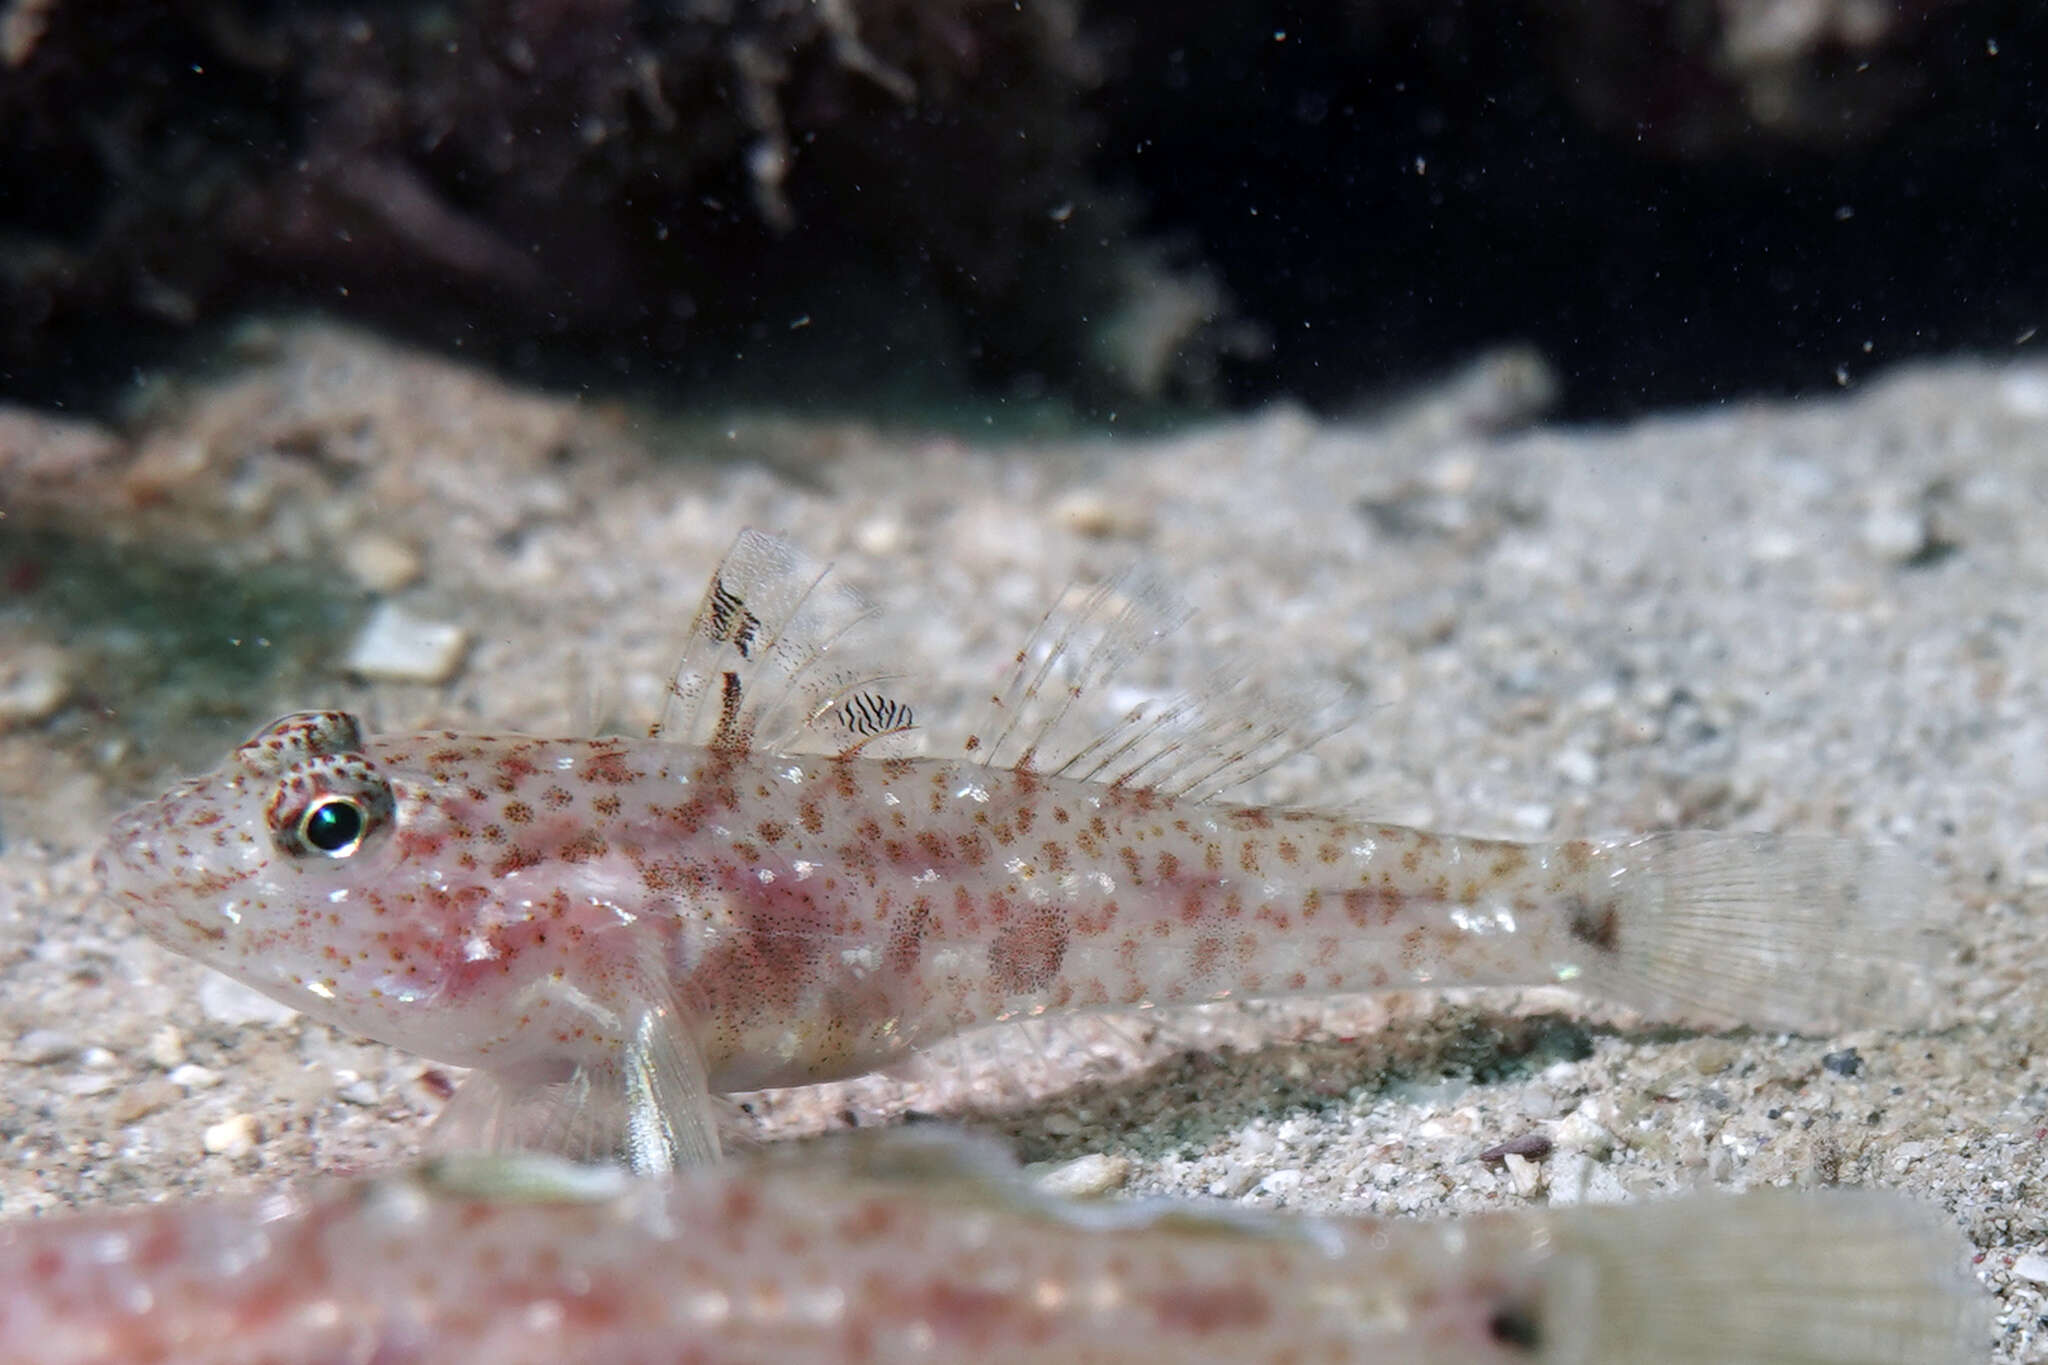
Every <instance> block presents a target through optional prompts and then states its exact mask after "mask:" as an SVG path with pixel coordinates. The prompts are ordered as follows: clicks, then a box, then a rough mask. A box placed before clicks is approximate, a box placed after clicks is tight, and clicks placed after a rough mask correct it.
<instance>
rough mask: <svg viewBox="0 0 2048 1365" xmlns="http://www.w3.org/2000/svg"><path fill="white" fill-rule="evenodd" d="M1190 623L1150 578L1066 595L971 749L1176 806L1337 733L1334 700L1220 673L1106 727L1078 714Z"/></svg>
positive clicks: (1021, 657)
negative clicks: (1170, 800) (1135, 790)
mask: <svg viewBox="0 0 2048 1365" xmlns="http://www.w3.org/2000/svg"><path fill="white" fill-rule="evenodd" d="M1189 615H1190V610H1189V608H1188V606H1187V604H1186V603H1185V602H1184V601H1183V600H1182V599H1181V598H1180V596H1179V595H1178V594H1177V593H1175V592H1174V591H1173V590H1172V589H1171V588H1169V587H1167V586H1166V584H1165V583H1164V582H1163V581H1161V580H1160V579H1159V578H1158V577H1157V576H1156V575H1154V574H1152V573H1149V572H1147V571H1145V570H1142V569H1135V568H1134V569H1129V570H1126V571H1125V572H1124V573H1121V574H1119V575H1117V576H1116V577H1115V578H1112V579H1110V580H1109V581H1107V582H1105V583H1103V584H1101V585H1100V586H1098V587H1095V588H1093V589H1084V588H1080V587H1074V588H1069V589H1068V590H1067V592H1066V593H1065V594H1064V595H1063V596H1062V597H1061V599H1060V601H1059V602H1058V603H1057V604H1056V605H1055V606H1054V607H1053V609H1052V610H1051V611H1049V612H1048V613H1046V616H1045V619H1044V620H1043V621H1041V622H1040V623H1039V626H1038V629H1037V630H1036V631H1034V632H1033V633H1032V636H1031V638H1030V640H1028V641H1027V642H1026V643H1025V646H1024V648H1022V649H1021V650H1019V651H1018V652H1017V658H1016V663H1015V665H1014V667H1013V668H1012V670H1011V673H1010V677H1009V680H1008V681H1007V683H1005V685H1004V687H1003V689H1002V690H1001V691H999V692H997V693H996V694H995V695H994V696H992V697H990V698H989V709H988V714H987V716H986V718H985V721H984V723H983V725H982V727H980V728H978V729H977V730H976V731H975V732H974V734H975V737H974V738H971V739H970V740H969V741H968V748H969V750H970V751H971V752H973V753H974V754H975V756H976V757H977V758H978V759H979V760H980V761H981V762H983V763H985V764H987V765H988V766H990V767H996V768H1016V769H1021V770H1026V771H1031V772H1039V773H1045V774H1049V775H1055V776H1060V777H1069V778H1075V779H1078V780H1081V781H1090V782H1101V783H1106V784H1109V785H1112V786H1129V787H1143V788H1149V789H1152V790H1156V791H1159V792H1161V793H1163V794H1165V795H1168V796H1172V797H1176V798H1187V799H1196V800H1199V799H1204V798H1207V797H1213V796H1219V795H1221V794H1223V793H1224V792H1227V791H1229V790H1230V789H1231V788H1233V787H1237V786H1240V785H1242V784H1243V783H1246V782H1249V781H1251V780H1252V779H1253V778H1255V777H1257V776H1259V775H1260V774H1261V773H1264V772H1266V771H1267V770H1268V769H1270V768H1272V767H1273V766H1274V765H1276V764H1278V763H1280V762H1282V761H1283V760H1285V759H1287V758H1289V757H1291V756H1292V755H1294V754H1297V753H1300V752H1303V751H1304V750H1306V749H1308V748H1310V747H1312V746H1313V745H1315V744H1316V743H1317V742H1319V741H1320V740H1322V739H1323V738H1325V737H1326V736H1327V735H1329V734H1330V733H1332V732H1333V731H1334V730H1336V729H1338V728H1340V725H1341V724H1342V721H1341V719H1340V718H1339V713H1340V709H1341V708H1340V705H1339V703H1340V702H1341V701H1342V699H1343V693H1342V691H1341V690H1340V689H1323V690H1318V689H1294V690H1291V691H1290V690H1280V689H1274V688H1269V687H1259V686H1254V685H1252V684H1251V683H1250V682H1249V681H1248V680H1247V679H1248V670H1246V669H1243V668H1238V667H1226V668H1222V669H1218V670H1216V671H1214V672H1212V673H1211V674H1210V675H1209V676H1208V677H1207V678H1206V679H1204V680H1203V681H1202V682H1201V683H1200V684H1199V685H1197V686H1195V687H1193V688H1190V689H1188V690H1185V691H1181V692H1177V693H1164V694H1153V695H1150V696H1142V697H1140V698H1139V699H1138V700H1136V701H1133V702H1132V703H1130V704H1129V705H1127V706H1126V707H1125V708H1124V710H1123V711H1122V713H1121V714H1120V715H1119V716H1118V717H1117V718H1116V719H1115V720H1114V721H1112V722H1111V723H1110V724H1109V725H1108V726H1107V727H1104V726H1102V725H1101V724H1100V722H1099V720H1096V721H1091V720H1090V713H1091V708H1088V707H1085V706H1082V707H1077V703H1079V702H1081V700H1082V699H1083V698H1084V697H1086V696H1088V695H1089V694H1091V693H1101V692H1104V691H1106V690H1107V689H1108V687H1109V686H1110V685H1111V684H1112V682H1113V680H1114V679H1115V678H1116V676H1117V675H1118V674H1119V673H1120V672H1122V671H1123V670H1124V668H1125V667H1126V666H1127V665H1128V664H1129V663H1130V662H1131V661H1132V660H1133V659H1135V658H1136V657H1137V656H1138V655H1139V654H1140V653H1142V652H1143V651H1144V650H1146V649H1147V648H1149V647H1150V646H1151V645H1152V644H1154V643H1155V642H1156V641H1158V640H1159V639H1160V638H1161V637H1162V636H1164V635H1166V634H1167V633H1169V632H1170V631H1173V630H1176V629H1178V628H1179V627H1180V626H1181V625H1182V624H1183V623H1184V622H1185V621H1186V620H1187V619H1188V616H1189Z"/></svg>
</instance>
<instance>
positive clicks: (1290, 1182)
mask: <svg viewBox="0 0 2048 1365" xmlns="http://www.w3.org/2000/svg"><path fill="white" fill-rule="evenodd" d="M1306 1179H1308V1176H1307V1175H1306V1174H1305V1173H1303V1172H1302V1171H1300V1170H1298V1169H1296V1168H1295V1167H1292V1166H1289V1167H1286V1168H1284V1169H1282V1170H1278V1171H1274V1172H1272V1173H1271V1174H1269V1175H1267V1176H1266V1178H1265V1179H1263V1180H1261V1181H1260V1182H1259V1193H1260V1194H1278V1195H1285V1194H1292V1193H1293V1192H1294V1191H1296V1190H1298V1189H1300V1188H1301V1182H1302V1181H1304V1180H1306Z"/></svg>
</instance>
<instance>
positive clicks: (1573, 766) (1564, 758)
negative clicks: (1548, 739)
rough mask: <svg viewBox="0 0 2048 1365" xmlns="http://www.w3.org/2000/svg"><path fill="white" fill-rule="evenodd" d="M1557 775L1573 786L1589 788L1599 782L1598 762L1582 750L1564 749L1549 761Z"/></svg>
mask: <svg viewBox="0 0 2048 1365" xmlns="http://www.w3.org/2000/svg"><path fill="white" fill-rule="evenodd" d="M1551 766H1552V767H1553V768H1555V769H1557V775H1558V776H1559V777H1562V778H1563V779H1564V780H1565V781H1567V782H1570V783H1572V784H1573V785H1574V786H1579V787H1590V786H1592V785H1593V784H1594V783H1595V782H1598V781H1599V780H1600V761H1599V760H1598V759H1596V758H1594V757H1593V755H1591V754H1589V753H1587V752H1586V751H1585V750H1584V749H1566V750H1564V751H1563V752H1562V753H1560V754H1558V756H1557V757H1556V758H1554V759H1552V760H1551Z"/></svg>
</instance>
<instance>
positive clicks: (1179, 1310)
mask: <svg viewBox="0 0 2048 1365" xmlns="http://www.w3.org/2000/svg"><path fill="white" fill-rule="evenodd" d="M1152 1311H1153V1313H1154V1314H1155V1315H1156V1316H1157V1317H1158V1319H1159V1326H1160V1328H1161V1329H1162V1330H1163V1331H1167V1332H1170V1333H1173V1334H1175V1335H1182V1334H1192V1335H1194V1336H1197V1337H1204V1336H1210V1335H1212V1334H1215V1333H1219V1332H1224V1331H1239V1332H1243V1331H1250V1330H1252V1329H1253V1328H1258V1327H1263V1326H1265V1325H1266V1324H1267V1323H1268V1322H1269V1321H1271V1320H1272V1317H1273V1302H1272V1300H1271V1299H1270V1298H1268V1297H1267V1296H1266V1294H1265V1292H1264V1291H1262V1290H1260V1289H1257V1288H1255V1287H1253V1286H1252V1285H1249V1284H1205V1285H1187V1286H1185V1287H1178V1288H1174V1289H1162V1290H1160V1291H1159V1292H1158V1293H1156V1294H1154V1295H1153V1296H1152Z"/></svg>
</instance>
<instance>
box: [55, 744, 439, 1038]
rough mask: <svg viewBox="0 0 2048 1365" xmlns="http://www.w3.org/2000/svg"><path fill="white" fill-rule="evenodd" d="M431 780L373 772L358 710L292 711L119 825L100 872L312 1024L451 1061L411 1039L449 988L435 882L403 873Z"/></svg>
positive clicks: (130, 908) (171, 942)
mask: <svg viewBox="0 0 2048 1365" xmlns="http://www.w3.org/2000/svg"><path fill="white" fill-rule="evenodd" d="M424 776H425V775H424V774H417V773H413V774H409V773H406V772H403V771H393V770H392V768H391V766H390V765H387V764H383V763H380V762H379V761H378V759H377V758H376V757H375V756H374V755H373V753H372V752H371V750H370V746H368V745H366V743H365V741H364V737H363V731H362V727H361V726H360V725H359V724H358V722H357V721H356V719H355V718H354V717H353V716H350V715H348V714H346V713H344V712H340V711H304V712H298V713H295V714H293V715H289V716H285V717H284V718H282V719H280V720H277V721H274V722H272V723H271V724H269V725H267V726H265V727H264V728H263V729H262V730H260V731H258V732H257V733H256V734H255V735H253V736H251V737H250V738H249V739H248V740H246V741H245V742H243V743H242V744H241V745H239V746H237V747H236V748H235V750H234V751H233V752H232V753H231V754H230V755H229V756H228V758H227V761H226V762H224V763H223V764H221V766H220V767H219V768H217V769H215V770H214V771H213V772H210V773H207V774H205V775H204V776H201V777H196V778H193V779H190V780H188V781H185V782H182V783H180V784H178V785H177V786H175V787H173V788H172V789H171V790H170V791H168V792H166V793H165V794H164V795H162V796H161V797H159V798H157V799H156V800H154V801H150V802H147V803H145V804H144V805H141V806H139V807H137V808H136V809H134V810H132V811H129V812H128V813H127V814H125V815H123V816H121V817H120V818H119V819H117V820H116V821H115V822H114V824H113V827H112V830H111V832H110V835H109V837H108V839H107V842H106V844H105V846H104V847H103V848H102V850H101V851H100V853H99V856H98V859H97V861H96V863H95V869H96V871H97V872H98V874H99V879H100V885H101V887H102V888H103V890H104V893H105V894H106V895H107V896H109V897H110V898H111V899H112V900H114V901H115V902H116V903H117V904H119V905H120V906H122V907H123V908H124V909H125V910H126V911H127V912H128V913H129V914H130V915H131V916H133V917H134V919H135V921H136V922H137V924H139V925H140V926H141V928H142V929H143V930H144V931H145V932H146V933H148V934H149V935H150V936H151V937H152V938H154V939H156V940H157V941H158V942H160V943H162V944H164V945H165V946H166V947H169V948H171V949H173V950H174V951H176V952H179V953H183V954H185V955H186V956H188V957H192V958H196V959H198V960H199V961H200V962H203V963H205V964H206V965H208V966H210V967H214V968H217V969H219V970H220V971H223V972H225V973H227V974H228V975H230V976H233V977H235V978H237V979H238V980H241V981H243V982H245V983H247V984H248V985H251V986H253V987H255V988H256V989H258V990H260V991H263V992H264V993H265V994H267V995H270V996H272V997H273V998H275V999H277V1000H280V1001H282V1002H284V1003H285V1004H288V1005H291V1006H292V1007H294V1008H296V1009H299V1010H302V1011H304V1012H305V1013H307V1014H310V1015H312V1016H314V1017H316V1018H320V1019H325V1020H328V1021H329V1022H333V1023H338V1024H341V1025H343V1026H345V1027H351V1028H354V1029H356V1030H358V1031H360V1032H363V1033H367V1034H369V1035H371V1036H373V1037H376V1038H379V1039H381V1040H383V1041H386V1042H392V1043H397V1044H400V1045H401V1046H414V1047H416V1050H420V1051H428V1052H430V1053H433V1054H441V1055H445V1052H446V1049H445V1048H442V1047H434V1048H425V1047H418V1045H417V1044H418V1040H417V1039H415V1038H411V1037H408V1036H407V1035H408V1034H411V1033H414V1032H417V1031H421V1030H426V1031H428V1032H431V1027H432V1026H431V1024H430V1023H429V1022H428V1021H427V1020H425V1019H424V1018H421V1017H420V1016H423V1015H425V1014H427V1013H430V1012H429V1011H424V1010H421V1009H419V1008H416V1007H417V1006H420V1005H423V1004H428V1003H431V1002H432V1001H433V1000H434V999H435V998H436V997H437V996H439V995H440V994H441V993H442V992H443V990H444V989H445V986H446V977H447V964H448V961H449V957H450V954H449V952H448V951H447V940H448V938H449V936H450V927H449V926H448V925H447V924H446V923H445V922H443V921H445V920H446V916H445V914H443V913H441V912H443V911H445V908H446V907H445V905H443V904H440V903H439V902H437V900H436V897H435V896H434V895H433V894H431V893H432V891H433V890H434V883H435V882H436V881H437V880H438V874H437V873H435V872H432V871H430V870H426V869H421V868H418V867H414V868H407V867H405V866H404V864H405V863H406V861H407V851H406V850H407V844H408V841H407V838H406V833H407V831H408V830H414V831H417V830H418V829H420V828H421V827H422V826H431V825H432V823H433V822H434V821H435V820H436V819H437V818H438V816H437V814H436V810H435V805H434V802H433V799H432V797H433V791H432V789H431V785H430V784H429V783H428V782H427V781H424V780H422V779H423V778H424ZM437 915H439V920H437V918H436V916H437ZM409 1007H411V1008H409ZM451 1060H452V1059H451Z"/></svg>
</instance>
